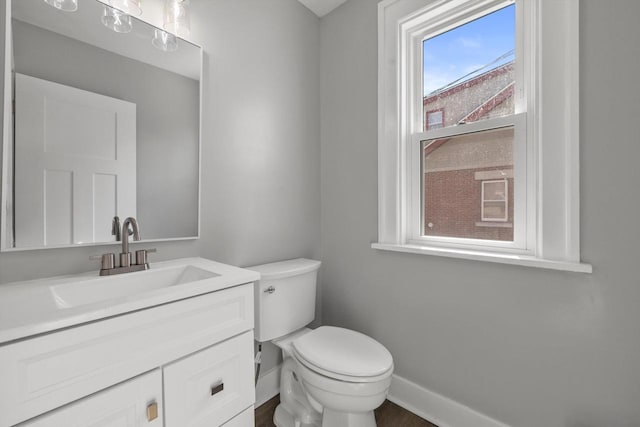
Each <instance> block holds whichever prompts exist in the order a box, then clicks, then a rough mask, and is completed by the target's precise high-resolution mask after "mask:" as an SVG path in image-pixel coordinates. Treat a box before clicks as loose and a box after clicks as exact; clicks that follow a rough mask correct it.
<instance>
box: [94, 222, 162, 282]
mask: <svg viewBox="0 0 640 427" xmlns="http://www.w3.org/2000/svg"><path fill="white" fill-rule="evenodd" d="M117 219H118V217H115V218H114V224H115V222H116V220H117ZM129 227H131V232H130V230H129ZM119 231H120V230H118V232H119ZM130 235H133V240H134V241H138V240H140V229H139V228H138V221H136V219H135V218H133V217H129V218H127V219H125V220H124V222H123V223H122V233H121V236H122V252H121V253H120V266H119V267H117V266H116V263H115V258H116V257H115V254H113V253H107V254H102V255H95V256H91V257H89V259H95V260H101V261H102V268H101V269H100V275H101V276H110V275H112V274H121V273H130V272H132V271H141V270H148V269H149V262H148V261H147V254H148V253H149V252H155V251H156V250H155V249H139V250H137V251H136V254H135V259H134V257H133V254H132V253H131V252H129V236H130Z"/></svg>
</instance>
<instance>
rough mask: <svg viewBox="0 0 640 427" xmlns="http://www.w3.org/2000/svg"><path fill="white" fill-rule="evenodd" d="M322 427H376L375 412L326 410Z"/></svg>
mask: <svg viewBox="0 0 640 427" xmlns="http://www.w3.org/2000/svg"><path fill="white" fill-rule="evenodd" d="M322 427H376V418H375V416H374V415H373V411H369V412H361V413H345V412H335V411H331V410H329V409H326V408H325V410H324V412H323V414H322Z"/></svg>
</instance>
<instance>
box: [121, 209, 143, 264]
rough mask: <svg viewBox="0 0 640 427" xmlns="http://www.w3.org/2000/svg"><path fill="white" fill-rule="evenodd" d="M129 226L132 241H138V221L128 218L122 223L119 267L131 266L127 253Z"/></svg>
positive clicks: (129, 256) (129, 255)
mask: <svg viewBox="0 0 640 427" xmlns="http://www.w3.org/2000/svg"><path fill="white" fill-rule="evenodd" d="M129 224H131V228H132V229H133V240H134V241H137V240H140V230H139V228H138V221H136V219H135V218H133V217H131V216H130V217H129V218H127V219H125V220H124V222H123V223H122V253H120V267H129V266H130V265H131V253H130V252H129Z"/></svg>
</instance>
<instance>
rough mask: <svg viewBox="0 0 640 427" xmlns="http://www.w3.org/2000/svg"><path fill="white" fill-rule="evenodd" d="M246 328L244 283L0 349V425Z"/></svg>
mask: <svg viewBox="0 0 640 427" xmlns="http://www.w3.org/2000/svg"><path fill="white" fill-rule="evenodd" d="M252 328H253V286H252V285H251V284H247V285H242V286H237V287H234V288H230V289H225V290H222V291H218V292H213V293H210V294H206V295H201V296H198V297H194V298H189V299H185V300H182V301H176V302H173V303H170V304H166V305H161V306H157V307H152V308H149V309H146V310H141V311H138V312H134V313H129V314H125V315H122V316H118V317H114V318H111V319H106V320H102V321H98V322H94V323H90V324H87V325H81V326H77V327H74V328H70V329H66V330H62V331H59V332H54V333H51V334H47V335H42V336H39V337H35V338H31V339H27V340H24V341H18V342H15V343H12V344H7V345H5V346H0V378H1V379H2V380H1V381H0V427H8V426H11V425H14V424H16V423H18V422H21V421H24V420H27V419H29V418H32V417H35V416H37V415H39V414H42V413H44V412H47V411H50V410H52V409H55V408H57V407H59V406H62V405H64V404H67V403H69V402H73V401H75V400H78V399H80V398H82V397H84V396H87V395H89V394H91V393H95V392H97V391H100V390H103V389H105V388H107V387H109V386H112V385H114V384H117V383H120V382H122V381H125V380H127V379H129V378H132V377H135V376H136V375H140V374H142V373H144V372H147V371H150V370H151V369H154V368H156V367H159V366H162V365H164V364H166V363H169V362H173V361H174V360H177V359H179V358H181V357H184V356H185V355H187V354H190V353H194V352H196V351H198V350H200V349H203V348H205V347H208V346H210V345H212V344H215V343H217V342H220V341H222V340H224V339H227V338H228V337H231V336H234V335H237V334H239V333H242V332H244V331H249V330H251V329H252ZM252 352H253V351H252V350H251V351H249V353H252Z"/></svg>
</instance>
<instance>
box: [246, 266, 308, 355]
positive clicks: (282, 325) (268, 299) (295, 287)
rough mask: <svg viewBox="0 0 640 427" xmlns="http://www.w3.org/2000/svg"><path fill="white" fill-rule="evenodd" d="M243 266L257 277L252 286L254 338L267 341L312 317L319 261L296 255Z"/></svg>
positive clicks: (298, 326) (305, 323) (299, 325)
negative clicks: (283, 259) (272, 261)
mask: <svg viewBox="0 0 640 427" xmlns="http://www.w3.org/2000/svg"><path fill="white" fill-rule="evenodd" d="M246 268H248V269H249V270H253V271H257V272H258V273H260V277H261V278H260V280H259V281H258V282H256V283H255V286H254V307H255V330H254V333H255V339H256V341H259V342H265V341H271V340H272V339H274V338H279V337H281V336H283V335H287V334H289V333H291V332H293V331H295V330H298V329H300V328H302V327H304V326H306V325H308V324H309V323H311V321H313V319H314V317H315V314H316V278H317V275H318V268H320V261H314V260H311V259H304V258H298V259H292V260H288V261H281V262H274V263H271V264H263V265H256V266H253V267H246Z"/></svg>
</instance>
